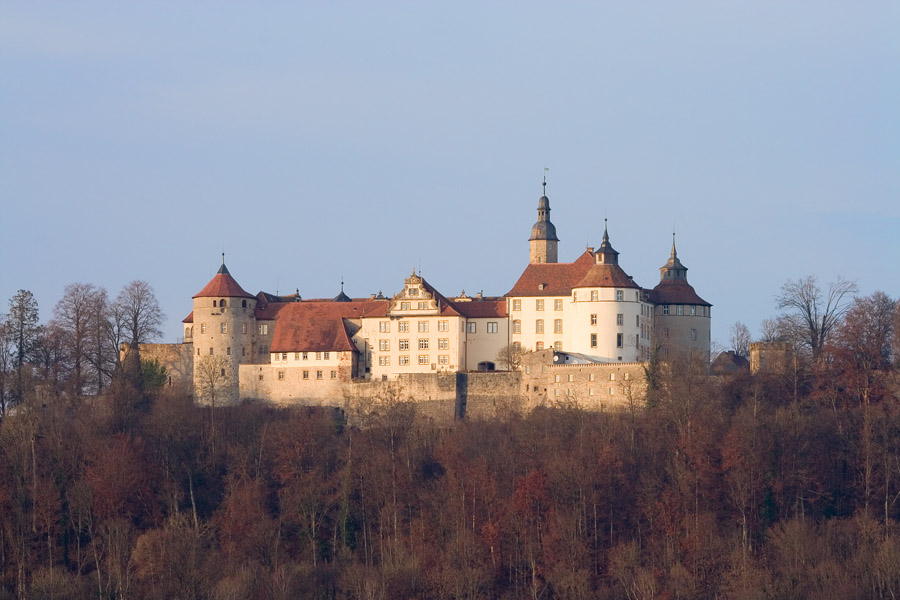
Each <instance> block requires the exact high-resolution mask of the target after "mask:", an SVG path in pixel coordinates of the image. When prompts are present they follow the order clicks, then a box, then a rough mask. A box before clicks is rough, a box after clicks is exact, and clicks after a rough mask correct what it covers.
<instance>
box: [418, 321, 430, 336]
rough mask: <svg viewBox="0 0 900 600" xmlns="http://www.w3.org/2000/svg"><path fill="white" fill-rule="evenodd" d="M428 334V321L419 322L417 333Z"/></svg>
mask: <svg viewBox="0 0 900 600" xmlns="http://www.w3.org/2000/svg"><path fill="white" fill-rule="evenodd" d="M427 332H428V321H419V333H427Z"/></svg>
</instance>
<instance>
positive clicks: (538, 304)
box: [534, 298, 544, 310]
mask: <svg viewBox="0 0 900 600" xmlns="http://www.w3.org/2000/svg"><path fill="white" fill-rule="evenodd" d="M534 310H544V299H543V298H538V299H537V300H535V301H534Z"/></svg>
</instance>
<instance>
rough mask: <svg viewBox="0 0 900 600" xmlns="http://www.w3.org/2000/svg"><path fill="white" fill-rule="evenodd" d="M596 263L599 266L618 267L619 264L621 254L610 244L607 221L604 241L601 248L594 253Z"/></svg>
mask: <svg viewBox="0 0 900 600" xmlns="http://www.w3.org/2000/svg"><path fill="white" fill-rule="evenodd" d="M594 262H595V263H596V264H598V265H617V264H619V253H618V252H616V249H615V248H613V247H612V244H610V243H609V231H608V230H607V227H606V219H603V241H602V242H601V243H600V247H599V248H597V250H596V251H595V252H594Z"/></svg>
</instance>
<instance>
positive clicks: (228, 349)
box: [225, 346, 231, 356]
mask: <svg viewBox="0 0 900 600" xmlns="http://www.w3.org/2000/svg"><path fill="white" fill-rule="evenodd" d="M225 354H227V355H228V356H231V346H228V348H226V349H225Z"/></svg>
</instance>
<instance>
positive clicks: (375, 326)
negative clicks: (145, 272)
mask: <svg viewBox="0 0 900 600" xmlns="http://www.w3.org/2000/svg"><path fill="white" fill-rule="evenodd" d="M544 186H545V190H546V183H544ZM558 244H559V239H558V238H557V236H556V228H555V226H554V225H553V223H552V222H551V221H550V201H549V199H548V198H547V196H546V193H545V194H544V195H542V196H541V198H540V200H539V201H538V221H537V222H536V223H535V225H534V227H533V228H532V232H531V238H530V240H529V246H530V247H529V250H530V253H529V254H530V260H529V264H528V266H527V267H526V268H525V270H524V272H523V273H522V275H521V276H520V277H519V279H518V281H517V282H516V284H515V285H514V286H513V288H512V289H511V290H510V291H509V292H507V293H506V294H505V295H504V296H502V297H482V295H481V294H479V295H477V296H476V297H468V296H466V295H465V294H464V293H463V294H461V295H460V296H457V297H447V296H444V295H443V294H441V293H440V292H439V291H438V290H436V289H434V287H432V286H431V285H430V284H429V283H428V282H427V281H426V280H425V279H424V278H423V277H422V276H421V274H417V273H415V272H413V273H412V274H411V275H410V276H408V277H406V278H405V279H404V281H403V286H402V288H401V289H400V291H398V292H397V293H396V294H394V295H393V296H392V297H391V298H385V297H383V296H382V295H381V294H378V295H377V296H376V295H373V296H370V297H368V298H350V297H348V296H346V295H345V294H344V292H343V289H342V290H341V293H340V294H338V296H337V297H335V298H333V299H314V300H309V299H302V298H301V297H300V294H299V292H298V293H297V294H294V295H289V296H278V295H273V294H268V293H265V292H260V293H258V294H256V295H255V296H254V295H251V294H249V293H247V292H246V291H245V290H244V289H243V288H242V287H241V286H240V284H238V282H237V281H236V280H235V279H234V277H232V275H231V273H230V272H229V271H228V269H227V268H226V266H225V263H224V257H223V262H222V266H221V268H220V269H219V270H218V272H217V273H216V274H215V276H214V277H213V278H212V280H210V281H209V283H207V284H206V285H205V286H204V287H203V288H202V289H201V290H200V291H199V292H198V293H197V294H195V295H194V297H193V311H192V312H191V314H190V315H188V317H187V318H185V319H184V343H183V344H178V345H164V344H155V345H148V346H146V347H142V352H143V353H144V356H145V357H146V356H150V357H156V358H159V359H160V360H161V362H163V363H164V364H165V366H166V367H167V368H168V369H169V372H170V374H172V375H174V377H175V378H177V377H178V376H179V375H180V376H181V378H182V379H184V380H187V381H190V382H192V386H193V389H194V394H195V397H196V398H197V399H198V400H201V399H204V398H205V399H207V400H212V401H216V402H233V401H236V400H238V399H240V398H258V399H265V400H270V401H274V402H278V403H291V402H296V403H302V402H304V401H315V402H317V403H321V402H322V401H323V400H325V399H327V398H340V397H342V395H343V393H344V392H345V390H346V388H347V386H348V385H349V384H351V383H354V382H357V383H358V382H361V381H363V382H364V381H391V380H396V379H398V378H403V377H405V376H411V375H424V374H436V375H437V374H448V373H460V372H475V371H478V372H481V371H494V370H495V369H498V367H499V368H506V367H507V366H508V363H509V357H510V356H515V355H519V354H524V353H529V352H539V351H544V350H554V351H555V352H551V353H549V354H547V353H542V354H541V356H552V361H556V362H557V363H570V364H571V363H578V364H598V365H602V364H606V365H609V364H618V365H624V364H626V363H627V364H632V363H642V362H645V361H648V360H649V359H650V358H651V356H652V355H653V353H659V356H660V357H661V358H662V359H665V358H666V357H667V356H669V355H670V353H673V352H682V351H683V352H697V353H701V354H702V355H703V356H704V357H706V358H707V359H708V356H709V348H710V316H711V313H710V309H711V305H710V304H709V303H708V302H706V301H705V300H703V299H702V298H700V297H699V296H698V295H697V293H696V292H695V291H694V289H693V287H691V285H690V284H689V283H688V281H687V268H686V267H685V266H684V265H682V263H681V261H680V260H679V259H678V256H677V254H676V251H675V244H674V237H673V243H672V249H671V254H670V256H669V260H668V261H667V262H666V264H665V265H663V267H662V268H661V269H660V271H661V277H660V282H659V283H658V284H657V285H656V287H654V288H653V289H645V288H642V287H641V286H640V285H638V284H637V283H636V282H635V281H634V279H633V278H632V277H631V276H630V275H628V274H627V273H626V272H625V271H624V270H623V269H622V268H621V267H620V266H619V253H618V252H617V251H616V250H615V249H613V247H612V244H611V243H610V240H609V235H608V232H607V230H606V226H604V232H603V239H602V242H601V244H600V246H599V247H598V248H597V249H596V250H594V249H593V248H587V249H586V251H585V252H584V253H582V254H581V255H580V256H579V257H578V258H577V259H575V260H574V261H573V262H570V263H561V262H558V261H557V257H558ZM342 288H343V286H342ZM501 356H505V357H506V361H503V362H501V363H499V364H498V360H499V357H501ZM524 376H525V375H523V377H524ZM591 381H593V376H592V379H591ZM525 387H526V389H528V387H529V386H528V385H527V382H526V386H525ZM535 389H537V388H535ZM591 394H593V390H591Z"/></svg>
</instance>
